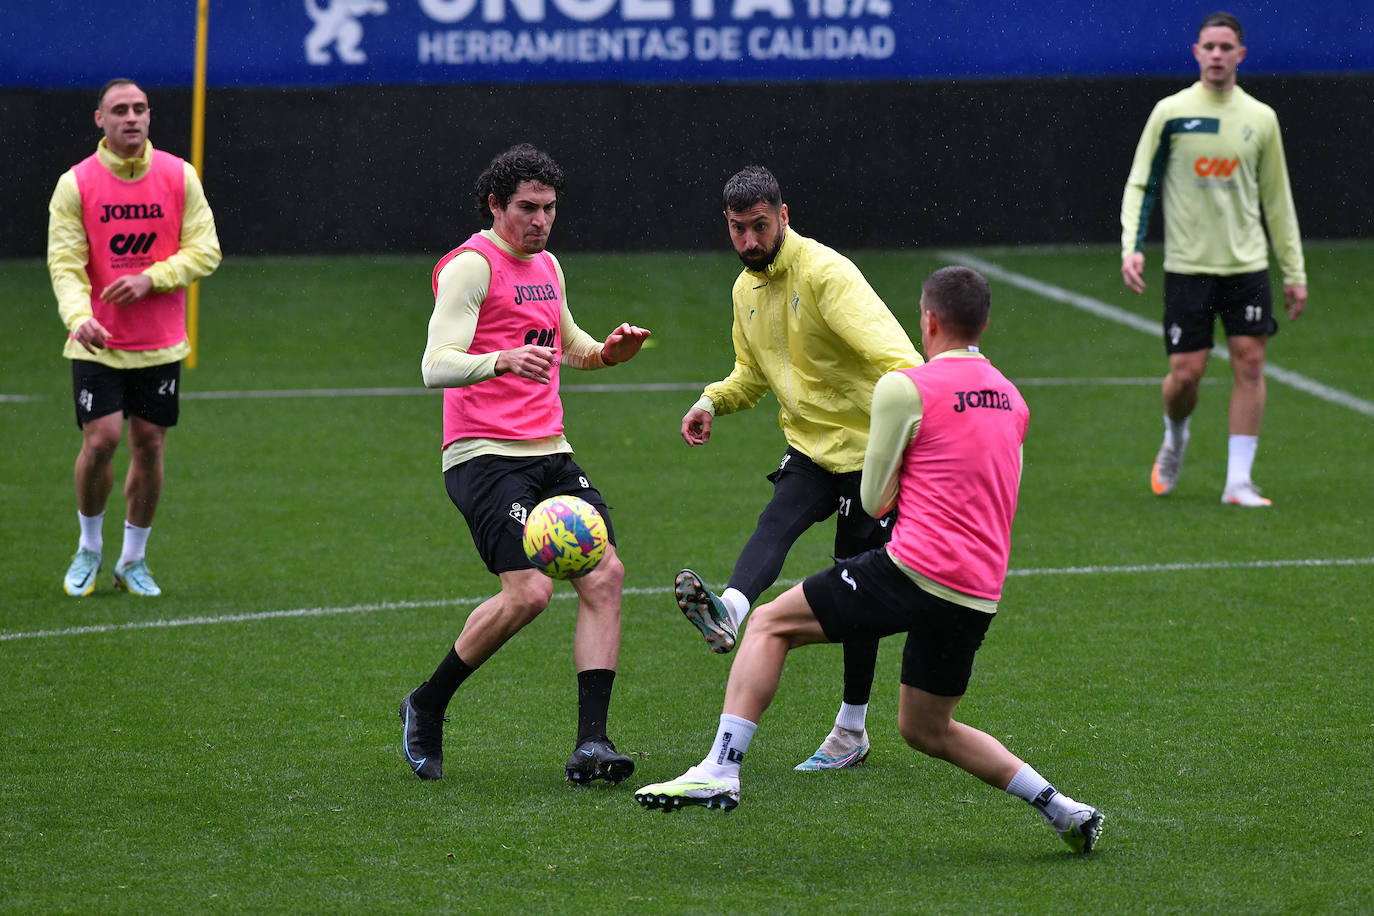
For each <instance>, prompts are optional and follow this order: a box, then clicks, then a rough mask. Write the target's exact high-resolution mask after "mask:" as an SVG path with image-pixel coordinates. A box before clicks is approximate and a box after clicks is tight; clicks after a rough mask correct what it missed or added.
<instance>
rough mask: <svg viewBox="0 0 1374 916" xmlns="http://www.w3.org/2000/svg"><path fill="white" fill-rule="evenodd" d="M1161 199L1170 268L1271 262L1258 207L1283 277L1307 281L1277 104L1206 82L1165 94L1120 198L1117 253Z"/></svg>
mask: <svg viewBox="0 0 1374 916" xmlns="http://www.w3.org/2000/svg"><path fill="white" fill-rule="evenodd" d="M1161 196H1162V198H1163V201H1164V269H1165V270H1166V271H1168V272H1170V273H1180V274H1220V275H1232V274H1241V273H1254V272H1256V271H1260V270H1264V269H1266V268H1267V267H1268V266H1269V251H1268V242H1267V240H1266V239H1265V235H1264V225H1263V224H1261V222H1260V207H1261V206H1263V208H1264V221H1265V223H1267V224H1268V226H1269V236H1270V238H1271V239H1272V240H1273V244H1274V254H1275V257H1276V259H1277V260H1278V263H1279V268H1280V270H1281V271H1282V273H1283V283H1284V285H1285V286H1306V285H1307V273H1306V269H1305V266H1304V263H1303V255H1302V238H1301V237H1300V235H1299V232H1298V217H1297V212H1296V210H1295V208H1294V206H1293V191H1292V188H1291V187H1290V186H1289V183H1288V164H1287V161H1286V160H1285V158H1284V154H1283V139H1282V137H1281V136H1280V134H1279V119H1278V116H1277V115H1276V114H1275V113H1274V109H1272V108H1270V107H1269V106H1268V105H1265V104H1264V103H1263V102H1260V101H1258V100H1257V99H1255V98H1254V97H1252V96H1250V95H1249V94H1248V93H1246V92H1245V90H1244V89H1241V88H1240V87H1239V86H1236V87H1234V88H1232V89H1231V90H1230V91H1229V92H1216V91H1214V90H1212V89H1208V88H1207V87H1206V86H1204V85H1203V83H1202V82H1201V81H1198V82H1196V83H1194V84H1193V85H1191V86H1189V87H1188V88H1187V89H1184V90H1182V91H1180V92H1176V93H1174V94H1173V95H1171V96H1167V97H1166V98H1164V99H1161V100H1160V101H1159V103H1158V104H1156V105H1155V107H1154V110H1153V111H1152V112H1151V113H1150V118H1149V120H1148V121H1146V123H1145V130H1144V132H1143V133H1142V134H1141V136H1140V143H1139V144H1138V145H1137V146H1136V151H1135V159H1134V160H1133V161H1132V163H1131V173H1130V176H1129V177H1128V178H1127V179H1126V190H1125V193H1124V194H1123V195H1122V200H1121V255H1122V257H1123V258H1124V257H1126V256H1127V255H1129V254H1131V253H1132V252H1135V251H1139V250H1140V246H1141V243H1142V242H1143V241H1144V239H1145V233H1146V230H1147V229H1148V228H1149V224H1150V211H1151V210H1152V209H1153V208H1154V204H1155V202H1156V201H1157V200H1158V199H1160V198H1161Z"/></svg>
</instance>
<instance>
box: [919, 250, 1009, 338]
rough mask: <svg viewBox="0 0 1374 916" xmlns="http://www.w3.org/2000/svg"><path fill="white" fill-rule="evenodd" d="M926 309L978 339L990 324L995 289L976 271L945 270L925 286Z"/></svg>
mask: <svg viewBox="0 0 1374 916" xmlns="http://www.w3.org/2000/svg"><path fill="white" fill-rule="evenodd" d="M921 295H922V296H923V297H924V298H925V306H926V308H928V309H929V310H930V311H932V312H934V313H935V315H936V317H937V318H939V319H940V321H942V322H944V323H945V324H946V325H948V326H949V328H950V330H952V331H957V332H958V333H959V334H961V335H962V336H964V337H968V338H971V339H974V340H976V339H977V338H978V335H980V334H982V333H983V328H984V327H986V326H987V323H988V312H990V311H991V310H992V289H991V288H990V287H989V286H988V281H987V280H986V279H984V277H983V275H982V274H980V273H978V271H976V270H971V269H969V268H967V267H941V268H940V269H939V270H937V271H935V273H933V274H931V275H930V276H929V277H926V279H925V282H924V283H922V284H921Z"/></svg>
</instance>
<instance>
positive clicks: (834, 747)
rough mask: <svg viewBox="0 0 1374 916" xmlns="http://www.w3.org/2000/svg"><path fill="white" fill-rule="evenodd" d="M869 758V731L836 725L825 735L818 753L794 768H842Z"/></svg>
mask: <svg viewBox="0 0 1374 916" xmlns="http://www.w3.org/2000/svg"><path fill="white" fill-rule="evenodd" d="M866 759H868V732H867V731H866V730H864V729H860V730H859V731H854V729H852V728H842V727H840V726H838V725H836V726H835V727H834V728H832V729H831V730H830V734H828V735H826V736H825V740H824V741H822V742H821V746H820V747H819V748H818V749H817V750H816V753H814V754H812V755H811V756H810V757H807V758H806V759H805V760H803V761H802V762H801V763H799V764H797V765H796V766H794V767H793V768H792V769H794V770H803V771H805V770H840V769H843V768H845V767H856V766H858V765H859V764H861V763H863V762H864V761H865V760H866Z"/></svg>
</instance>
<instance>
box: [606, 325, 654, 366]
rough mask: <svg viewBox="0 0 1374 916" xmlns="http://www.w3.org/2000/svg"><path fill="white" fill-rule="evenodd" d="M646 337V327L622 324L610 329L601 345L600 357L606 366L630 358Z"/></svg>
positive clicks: (647, 332)
mask: <svg viewBox="0 0 1374 916" xmlns="http://www.w3.org/2000/svg"><path fill="white" fill-rule="evenodd" d="M648 339H649V331H648V329H646V328H637V327H635V326H634V325H632V324H622V325H621V326H620V327H618V328H616V329H615V330H614V331H612V332H611V333H610V334H609V335H608V336H607V337H606V342H605V343H603V344H602V345H601V359H602V361H603V362H605V363H606V365H608V366H614V365H616V364H617V363H623V362H625V360H627V359H632V358H633V357H634V355H635V354H636V353H638V352H639V348H640V347H642V346H644V341H646V340H648Z"/></svg>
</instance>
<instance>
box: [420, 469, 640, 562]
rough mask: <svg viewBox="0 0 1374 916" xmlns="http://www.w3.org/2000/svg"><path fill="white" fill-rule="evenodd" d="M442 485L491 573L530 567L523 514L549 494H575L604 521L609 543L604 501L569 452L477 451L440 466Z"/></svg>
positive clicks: (611, 535) (608, 517)
mask: <svg viewBox="0 0 1374 916" xmlns="http://www.w3.org/2000/svg"><path fill="white" fill-rule="evenodd" d="M444 487H445V488H446V489H447V490H448V498H449V499H451V500H453V504H454V505H455V506H457V507H458V511H460V512H462V513H463V518H465V519H467V523H468V530H470V531H471V532H472V542H473V543H474V544H476V545H477V553H478V555H479V556H481V558H482V562H484V563H486V564H487V569H489V570H491V571H492V572H493V573H495V574H497V575H500V574H501V573H503V572H510V571H511V570H514V569H533V568H534V567H533V565H532V564H531V563H530V561H529V558H527V557H526V556H525V548H524V546H523V544H522V543H521V539H522V537H523V536H524V533H525V518H526V517H527V516H528V515H529V512H530V510H531V509H533V508H534V507H535V506H537V505H538V504H539V503H541V502H542V501H544V500H546V499H548V498H549V497H550V496H580V497H582V498H583V499H585V500H586V501H587V502H589V503H591V504H592V505H593V506H595V507H596V511H598V512H600V513H601V517H602V518H603V519H604V520H605V522H606V536H607V538H608V539H609V540H610V542H611V543H612V544H614V543H615V529H613V528H612V527H611V513H610V510H609V509H608V508H607V507H606V501H605V500H604V499H602V498H601V493H600V491H598V490H597V489H596V487H594V486H592V485H591V482H590V481H589V480H587V475H586V474H585V473H583V471H582V469H581V468H580V467H578V466H577V462H575V461H573V460H572V456H571V455H567V454H559V455H542V456H540V457H538V458H504V457H500V456H497V455H483V456H479V457H477V458H472V459H470V460H468V461H464V462H463V463H462V464H460V465H456V466H454V467H451V468H449V469H448V470H447V471H445V472H444Z"/></svg>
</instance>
